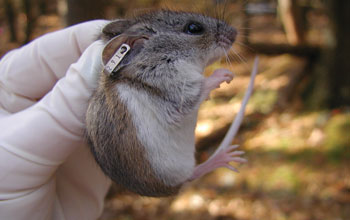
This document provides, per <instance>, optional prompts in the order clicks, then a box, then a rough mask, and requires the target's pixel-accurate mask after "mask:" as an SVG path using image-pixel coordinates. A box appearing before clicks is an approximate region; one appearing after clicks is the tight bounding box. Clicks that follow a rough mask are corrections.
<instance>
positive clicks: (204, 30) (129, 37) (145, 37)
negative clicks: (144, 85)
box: [103, 10, 237, 68]
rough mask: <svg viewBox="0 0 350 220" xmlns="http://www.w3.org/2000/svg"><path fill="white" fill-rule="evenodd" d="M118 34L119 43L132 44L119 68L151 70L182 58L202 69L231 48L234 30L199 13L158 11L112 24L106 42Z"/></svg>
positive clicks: (234, 35)
mask: <svg viewBox="0 0 350 220" xmlns="http://www.w3.org/2000/svg"><path fill="white" fill-rule="evenodd" d="M118 35H122V36H123V39H122V40H120V41H124V42H126V41H129V44H131V51H130V54H129V55H128V57H127V58H126V59H125V60H124V61H123V62H122V63H121V67H123V66H126V65H129V64H139V65H141V66H142V65H145V66H148V67H150V68H153V67H154V66H157V65H160V64H164V63H165V64H166V63H168V64H169V65H171V64H172V63H175V62H176V61H178V60H180V59H181V60H186V61H188V62H191V63H193V64H195V65H197V66H199V67H200V68H204V67H205V66H207V65H208V64H210V63H211V62H213V61H215V60H217V59H219V58H220V57H221V56H223V55H224V54H225V51H227V50H229V49H230V48H231V46H232V44H233V42H234V41H235V38H236V35H237V31H236V30H235V29H234V28H233V27H231V26H229V25H227V24H226V23H225V22H224V21H221V20H218V19H215V18H211V17H208V16H204V15H201V14H196V13H187V12H176V11H167V10H161V11H154V12H150V13H146V14H143V15H140V16H137V17H135V18H133V19H123V20H116V21H112V22H111V23H109V24H108V25H106V26H105V28H104V29H103V39H105V40H110V39H112V38H114V37H116V36H118ZM120 43H123V42H120ZM133 48H135V49H134V50H133ZM152 66H153V67H152ZM143 68H146V67H143Z"/></svg>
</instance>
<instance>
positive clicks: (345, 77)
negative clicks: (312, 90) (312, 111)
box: [328, 0, 350, 108]
mask: <svg viewBox="0 0 350 220" xmlns="http://www.w3.org/2000/svg"><path fill="white" fill-rule="evenodd" d="M328 3H329V10H330V17H331V22H332V25H333V30H334V36H335V42H336V45H335V47H334V50H333V56H331V57H329V58H330V59H331V61H332V62H331V64H330V67H329V72H328V82H329V89H330V94H329V97H328V105H329V106H330V107H331V108H337V107H342V106H350V61H349V57H350V29H349V27H350V1H332V0H328Z"/></svg>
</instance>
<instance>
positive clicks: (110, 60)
mask: <svg viewBox="0 0 350 220" xmlns="http://www.w3.org/2000/svg"><path fill="white" fill-rule="evenodd" d="M147 40H148V36H144V35H142V36H128V35H124V34H122V35H120V36H118V37H115V38H113V39H112V40H110V41H109V42H108V43H107V44H106V46H105V48H104V50H103V52H102V60H103V64H104V65H105V68H104V73H106V74H107V75H109V76H111V77H115V76H116V75H117V73H118V72H119V71H120V70H121V69H122V68H124V67H126V66H127V65H129V64H130V63H131V61H132V60H133V58H134V57H135V56H136V55H137V54H139V53H140V51H141V50H142V48H143V45H144V43H145V41H147Z"/></svg>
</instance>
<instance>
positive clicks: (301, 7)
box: [0, 0, 350, 220]
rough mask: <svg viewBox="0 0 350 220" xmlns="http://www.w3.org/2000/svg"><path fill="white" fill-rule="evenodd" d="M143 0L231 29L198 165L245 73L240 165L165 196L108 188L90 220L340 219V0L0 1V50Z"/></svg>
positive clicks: (345, 127) (346, 196)
mask: <svg viewBox="0 0 350 220" xmlns="http://www.w3.org/2000/svg"><path fill="white" fill-rule="evenodd" d="M154 8H169V9H174V10H185V11H188V10H191V11H196V12H201V13H204V14H207V15H215V14H216V15H217V14H223V13H224V14H225V17H226V20H227V21H228V22H230V24H231V25H233V26H235V27H236V28H237V29H238V32H239V36H238V39H237V42H236V43H235V45H234V47H233V50H232V53H231V54H230V56H229V60H228V61H229V62H227V60H226V59H223V60H222V61H221V62H217V63H215V64H213V65H212V66H210V67H208V68H207V73H210V72H212V71H213V70H214V69H215V68H218V67H226V68H229V69H231V70H232V71H233V72H235V74H236V77H235V79H234V80H233V81H232V82H231V83H230V84H228V85H227V84H224V85H222V86H221V88H220V89H218V90H216V91H215V92H213V94H212V96H211V99H210V100H209V101H207V102H205V103H204V104H203V105H202V106H201V109H200V112H199V121H198V125H197V129H196V140H197V149H198V154H197V158H198V161H199V162H202V161H204V160H205V159H207V158H208V156H209V155H210V154H211V153H212V152H213V151H214V150H215V147H216V146H217V145H218V143H219V142H220V141H221V140H222V138H223V136H224V134H225V132H226V131H227V129H228V126H229V125H230V123H231V121H232V120H233V118H234V116H235V114H236V113H237V111H238V109H239V107H240V102H241V100H242V97H243V94H244V91H245V88H246V86H247V84H248V81H249V74H250V69H251V67H252V60H253V58H254V56H255V55H256V54H258V55H259V56H260V66H259V72H260V73H259V75H258V77H257V80H256V83H255V93H254V94H253V96H252V98H251V100H250V102H249V104H248V106H247V111H246V117H245V120H244V122H243V125H242V127H241V130H240V133H239V134H238V137H237V138H236V140H235V143H237V144H240V145H241V148H242V149H243V150H245V151H246V152H247V154H246V158H247V159H248V160H249V162H248V163H247V164H245V165H243V166H241V167H240V173H239V174H236V173H233V172H231V171H229V170H227V169H219V170H217V171H215V172H213V173H211V174H209V175H207V176H205V177H203V178H201V179H200V180H197V181H195V182H193V183H189V184H187V185H186V186H185V187H184V188H183V190H182V191H181V193H180V194H179V195H177V196H174V197H170V198H160V199H159V198H145V197H140V196H137V195H134V194H131V193H130V192H127V191H125V190H123V189H121V188H120V187H118V186H116V185H114V186H113V187H112V189H111V191H110V193H109V195H108V197H107V199H106V205H105V211H104V213H103V215H102V217H101V220H114V219H120V220H148V219H152V220H154V219H164V220H167V219H173V220H177V219H182V220H183V219H191V220H192V219H193V220H199V219H200V220H213V219H215V220H236V219H237V220H250V219H263V220H265V219H266V220H284V219H292V220H311V219H313V220H317V219H319V220H348V219H350V61H349V57H350V28H349V27H350V24H349V23H350V1H345V0H344V1H342V0H335V1H332V0H295V1H292V0H260V1H258V0H256V1H247V0H245V1H243V0H242V1H240V0H206V1H202V0H197V1H195V0H193V1H188V0H177V1H176V0H100V1H96V0H0V56H2V55H3V54H5V53H6V52H7V51H8V50H10V49H13V48H16V47H19V46H21V45H23V44H26V43H28V42H30V41H31V40H33V39H35V38H37V37H39V36H40V35H42V34H45V33H47V32H51V31H54V30H57V29H61V28H64V27H66V26H69V25H73V24H76V23H79V22H81V21H85V20H91V19H95V18H106V19H113V18H119V17H130V16H133V15H134V14H138V13H142V12H144V11H147V10H149V9H154Z"/></svg>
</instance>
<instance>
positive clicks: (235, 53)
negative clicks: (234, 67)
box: [230, 47, 250, 70]
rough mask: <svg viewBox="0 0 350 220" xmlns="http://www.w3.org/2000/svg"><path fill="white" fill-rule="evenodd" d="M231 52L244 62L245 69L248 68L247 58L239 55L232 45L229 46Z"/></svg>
mask: <svg viewBox="0 0 350 220" xmlns="http://www.w3.org/2000/svg"><path fill="white" fill-rule="evenodd" d="M230 51H232V52H233V54H234V55H235V56H236V57H237V58H238V60H239V61H240V62H241V63H243V64H244V67H245V69H247V70H249V69H250V68H249V66H248V62H247V59H245V58H244V57H243V56H241V55H240V54H239V53H238V52H237V51H236V50H235V49H234V48H233V47H231V50H230Z"/></svg>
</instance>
